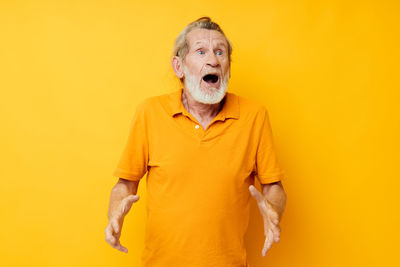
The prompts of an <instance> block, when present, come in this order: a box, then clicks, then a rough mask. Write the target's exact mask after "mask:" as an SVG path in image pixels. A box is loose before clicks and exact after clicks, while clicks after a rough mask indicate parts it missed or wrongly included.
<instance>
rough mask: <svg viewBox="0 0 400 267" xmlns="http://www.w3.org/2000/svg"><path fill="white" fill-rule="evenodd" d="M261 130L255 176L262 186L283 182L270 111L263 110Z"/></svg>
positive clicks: (260, 120) (282, 172) (282, 171)
mask: <svg viewBox="0 0 400 267" xmlns="http://www.w3.org/2000/svg"><path fill="white" fill-rule="evenodd" d="M259 116H260V119H259V122H260V126H259V127H258V129H259V130H260V134H259V140H258V147H257V153H256V164H255V175H256V178H257V179H258V181H259V182H260V183H261V184H268V183H274V182H278V181H281V180H282V179H283V177H284V174H285V172H284V170H283V169H282V168H281V166H280V163H279V161H278V158H277V155H276V153H275V146H274V140H273V135H272V129H271V123H270V121H269V115H268V111H267V109H266V108H265V107H263V108H262V110H261V112H260V114H259Z"/></svg>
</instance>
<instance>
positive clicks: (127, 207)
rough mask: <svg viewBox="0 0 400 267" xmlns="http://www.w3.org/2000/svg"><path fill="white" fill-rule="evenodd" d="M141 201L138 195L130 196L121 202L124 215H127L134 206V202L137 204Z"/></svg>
mask: <svg viewBox="0 0 400 267" xmlns="http://www.w3.org/2000/svg"><path fill="white" fill-rule="evenodd" d="M138 200H139V196H138V195H129V196H127V197H126V198H124V199H123V200H122V202H121V212H122V214H124V213H127V212H128V211H129V210H130V208H131V206H132V204H133V203H134V202H137V201H138Z"/></svg>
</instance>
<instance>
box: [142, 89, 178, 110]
mask: <svg viewBox="0 0 400 267" xmlns="http://www.w3.org/2000/svg"><path fill="white" fill-rule="evenodd" d="M170 95H171V94H170V93H166V94H162V95H156V96H149V97H146V98H144V99H142V100H141V101H139V103H138V104H137V105H136V109H137V110H139V111H143V112H145V113H152V112H156V111H157V110H158V108H160V107H161V105H162V104H163V103H164V102H166V101H167V100H168V98H169V97H170Z"/></svg>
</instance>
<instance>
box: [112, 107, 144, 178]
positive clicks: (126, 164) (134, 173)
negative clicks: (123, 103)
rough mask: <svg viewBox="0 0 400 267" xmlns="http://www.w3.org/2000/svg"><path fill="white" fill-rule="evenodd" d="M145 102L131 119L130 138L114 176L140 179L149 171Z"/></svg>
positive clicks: (137, 108)
mask: <svg viewBox="0 0 400 267" xmlns="http://www.w3.org/2000/svg"><path fill="white" fill-rule="evenodd" d="M147 132H148V131H147V122H146V117H145V109H144V103H143V102H142V103H139V104H138V106H137V107H136V111H135V114H134V116H133V119H132V121H131V127H130V131H129V135H128V140H127V142H126V144H125V147H124V149H123V152H122V155H121V157H120V160H119V162H118V165H117V167H116V169H115V170H114V172H113V174H114V176H117V177H119V178H124V179H127V180H132V181H139V180H140V179H142V178H143V176H144V175H145V174H146V172H147V165H148V160H149V145H148V144H149V142H148V134H147Z"/></svg>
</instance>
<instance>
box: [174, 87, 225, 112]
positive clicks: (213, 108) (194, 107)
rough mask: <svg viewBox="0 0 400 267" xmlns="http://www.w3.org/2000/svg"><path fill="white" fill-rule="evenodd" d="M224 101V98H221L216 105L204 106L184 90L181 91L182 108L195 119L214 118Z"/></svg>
mask: <svg viewBox="0 0 400 267" xmlns="http://www.w3.org/2000/svg"><path fill="white" fill-rule="evenodd" d="M224 101H225V98H223V100H222V101H221V102H219V103H216V104H204V103H200V102H197V101H196V100H194V99H193V97H192V96H191V95H190V94H189V93H188V92H187V91H186V89H183V91H182V103H183V106H184V107H185V109H186V110H187V111H188V112H189V113H190V114H192V115H193V117H195V118H200V119H207V118H214V117H215V116H217V114H218V112H219V111H220V110H221V108H222V106H223V103H224Z"/></svg>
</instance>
